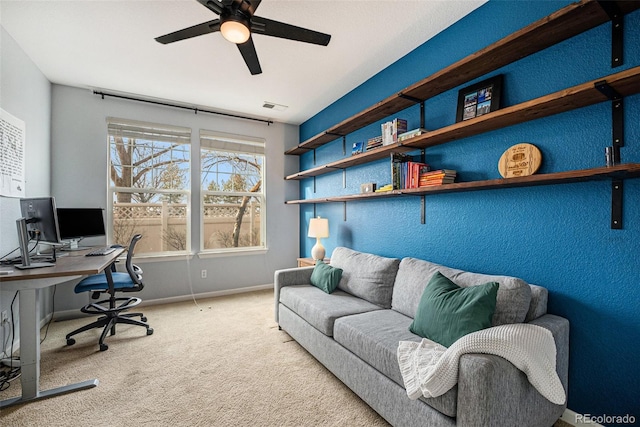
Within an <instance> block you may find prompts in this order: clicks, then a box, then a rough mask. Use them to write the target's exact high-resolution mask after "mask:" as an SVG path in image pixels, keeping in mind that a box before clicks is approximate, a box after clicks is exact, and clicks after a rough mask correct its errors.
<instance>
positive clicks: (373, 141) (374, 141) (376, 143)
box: [367, 135, 382, 151]
mask: <svg viewBox="0 0 640 427" xmlns="http://www.w3.org/2000/svg"><path fill="white" fill-rule="evenodd" d="M378 147H382V135H378V136H374V137H373V138H369V139H368V140H367V151H369V150H373V149H375V148H378Z"/></svg>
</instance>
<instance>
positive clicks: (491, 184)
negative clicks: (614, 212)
mask: <svg viewBox="0 0 640 427" xmlns="http://www.w3.org/2000/svg"><path fill="white" fill-rule="evenodd" d="M637 177H640V163H625V164H621V165H616V166H612V167H600V168H591V169H580V170H574V171H565V172H553V173H546V174H538V175H530V176H523V177H516V178H501V179H489V180H484V181H470V182H455V183H453V184H443V185H436V186H431V187H421V188H409V189H403V190H392V191H385V192H380V193H363V194H351V195H346V196H332V197H323V198H317V199H303V200H289V201H286V202H285V203H286V204H292V205H301V204H314V203H334V202H349V201H356V200H378V199H384V198H388V197H400V196H426V195H429V194H439V193H455V192H463V191H477V190H490V189H497V188H512V187H532V186H537V185H551V184H565V183H572V182H579V181H595V180H602V179H625V178H637Z"/></svg>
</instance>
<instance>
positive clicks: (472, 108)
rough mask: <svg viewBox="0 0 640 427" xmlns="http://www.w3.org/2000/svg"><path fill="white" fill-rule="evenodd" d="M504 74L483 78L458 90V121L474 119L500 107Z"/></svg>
mask: <svg viewBox="0 0 640 427" xmlns="http://www.w3.org/2000/svg"><path fill="white" fill-rule="evenodd" d="M501 92H502V74H498V75H497V76H495V77H491V78H490V79H487V80H483V81H481V82H479V83H476V84H474V85H472V86H468V87H465V88H464V89H461V90H460V91H459V92H458V109H457V111H456V122H462V121H465V120H469V119H473V118H474V117H478V116H482V115H483V114H487V113H489V112H491V111H495V110H497V109H498V108H500V94H501Z"/></svg>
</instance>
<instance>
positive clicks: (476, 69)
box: [285, 0, 640, 155]
mask: <svg viewBox="0 0 640 427" xmlns="http://www.w3.org/2000/svg"><path fill="white" fill-rule="evenodd" d="M615 3H616V4H617V6H618V7H619V8H620V10H621V11H622V12H623V13H625V14H626V13H629V12H632V11H634V10H636V9H638V8H640V2H638V1H617V2H615ZM609 20H610V18H609V16H608V15H607V13H606V12H605V11H604V9H603V8H602V7H601V6H600V5H599V4H598V2H597V1H594V0H582V1H580V2H577V3H573V4H570V5H568V6H566V7H564V8H562V9H560V10H558V11H557V12H555V13H552V14H551V15H549V16H546V17H545V18H543V19H540V20H538V21H536V22H534V23H532V24H530V25H528V26H526V27H524V28H522V29H521V30H519V31H517V32H515V33H513V34H511V35H509V36H507V37H504V38H503V39H501V40H499V41H497V42H495V43H493V44H491V45H489V46H487V47H486V48H484V49H481V50H479V51H477V52H475V53H473V54H471V55H469V56H467V57H466V58H463V59H461V60H460V61H458V62H456V63H454V64H452V65H450V66H448V67H446V68H444V69H442V70H440V71H438V72H436V73H434V74H432V75H431V76H429V77H427V78H425V79H423V80H421V81H419V82H417V83H415V84H413V85H411V86H408V87H407V88H405V89H403V90H402V91H400V92H399V93H397V94H394V95H392V96H390V97H388V98H386V99H384V100H382V101H380V102H378V103H377V104H375V105H373V106H371V107H369V108H367V109H366V110H364V111H362V112H360V113H358V114H356V115H354V116H352V117H350V118H348V119H346V120H343V121H342V122H340V123H338V124H337V125H335V126H332V127H331V128H329V129H327V130H326V131H324V132H321V133H319V134H317V135H315V136H313V137H311V138H310V139H308V140H306V141H304V142H302V143H300V144H299V145H298V146H297V147H295V148H292V149H290V150H288V151H286V152H285V154H292V155H301V154H304V153H306V152H308V151H309V150H313V149H315V148H318V147H320V146H322V145H324V144H327V143H329V142H331V141H333V140H335V139H337V138H339V137H341V136H343V135H347V134H349V133H351V132H354V131H356V130H358V129H361V128H363V127H365V126H368V125H370V124H372V123H375V122H377V121H379V120H382V119H384V118H385V117H389V116H391V115H392V114H395V113H397V112H399V111H402V110H404V109H405V108H408V107H410V106H412V105H415V104H416V102H421V101H424V100H427V99H429V98H432V97H434V96H436V95H439V94H441V93H443V92H446V91H448V90H450V89H453V88H455V87H457V86H459V85H461V84H464V83H467V82H469V81H471V80H473V79H475V78H478V77H481V76H483V75H485V74H487V73H490V72H492V71H495V70H497V69H498V68H500V67H502V66H504V65H507V64H510V63H512V62H515V61H517V60H519V59H522V58H524V57H526V56H528V55H531V54H533V53H536V52H539V51H541V50H543V49H545V48H547V47H549V46H553V45H554V44H557V43H560V42H562V41H563V40H566V39H569V38H571V37H573V36H575V35H578V34H580V33H582V32H584V31H587V30H589V29H591V28H594V27H597V26H598V25H601V24H603V23H605V22H607V21H609Z"/></svg>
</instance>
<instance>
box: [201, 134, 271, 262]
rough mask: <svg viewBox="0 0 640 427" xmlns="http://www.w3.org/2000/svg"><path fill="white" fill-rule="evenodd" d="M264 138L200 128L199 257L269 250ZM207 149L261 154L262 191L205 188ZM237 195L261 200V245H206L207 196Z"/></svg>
mask: <svg viewBox="0 0 640 427" xmlns="http://www.w3.org/2000/svg"><path fill="white" fill-rule="evenodd" d="M265 142H266V141H265V139H264V138H257V137H252V136H246V135H238V134H230V133H225V132H217V131H211V130H205V129H200V153H199V156H200V163H201V164H200V173H199V175H198V178H199V185H200V187H201V188H200V212H199V217H200V236H199V239H200V252H199V254H198V256H199V257H202V258H206V257H208V256H224V255H238V254H243V253H246V254H249V253H250V254H255V253H256V252H266V251H267V214H266V210H267V205H266V201H267V198H266V194H267V191H266V168H267V165H266V164H267V155H266V144H265ZM205 150H210V151H226V152H230V153H243V154H248V155H253V154H257V155H261V156H262V168H261V171H260V174H261V178H260V179H261V185H260V191H259V192H230V191H210V190H207V189H206V188H205V186H204V185H203V182H202V173H203V168H202V166H203V165H202V153H203V152H204V151H205ZM208 195H210V196H236V197H244V196H248V197H254V198H256V199H258V200H259V202H260V242H261V244H260V245H257V246H245V247H237V248H236V247H230V248H213V249H205V247H204V246H205V241H206V239H205V235H204V233H205V215H204V208H205V206H204V205H205V203H204V199H205V196H208Z"/></svg>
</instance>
